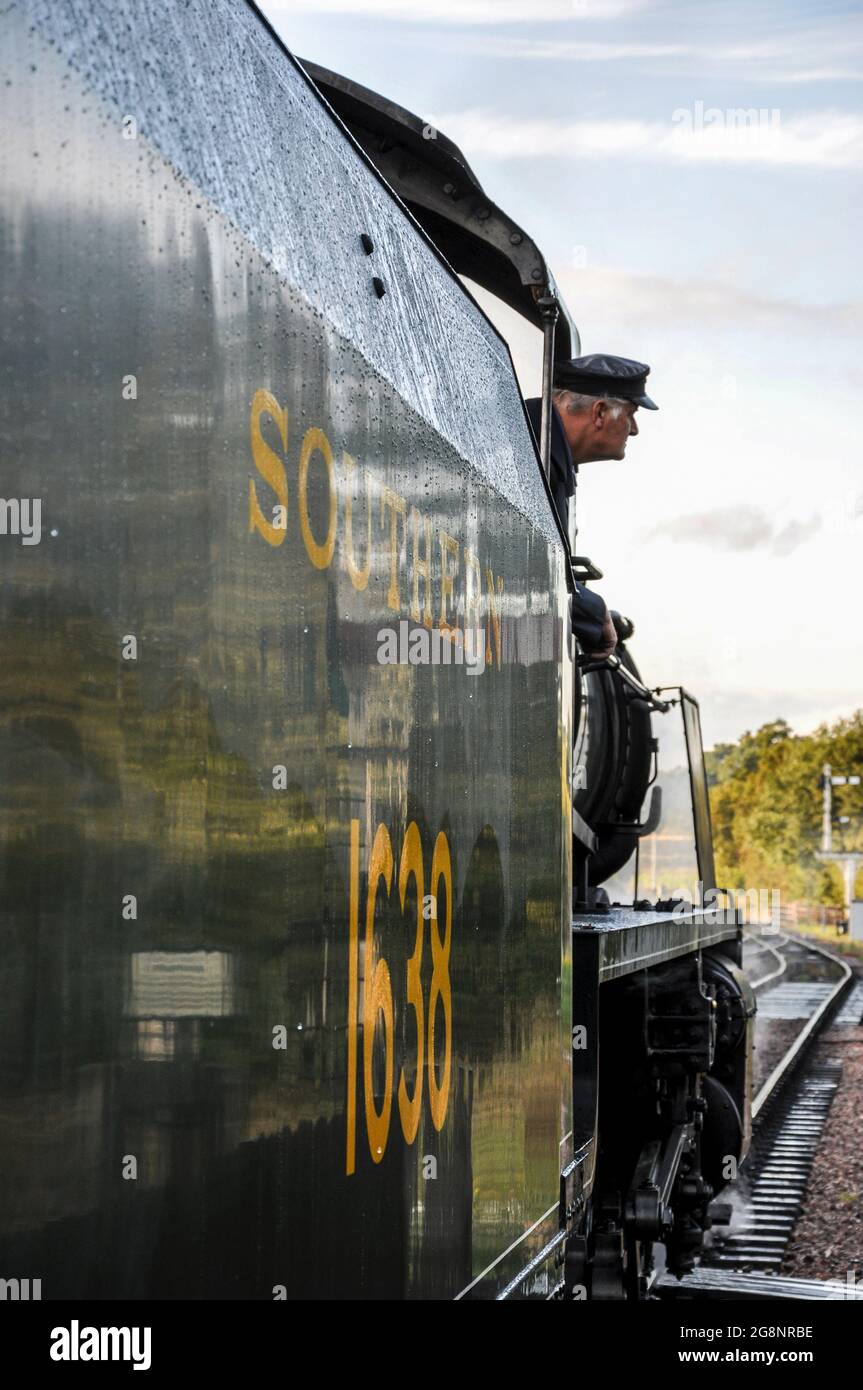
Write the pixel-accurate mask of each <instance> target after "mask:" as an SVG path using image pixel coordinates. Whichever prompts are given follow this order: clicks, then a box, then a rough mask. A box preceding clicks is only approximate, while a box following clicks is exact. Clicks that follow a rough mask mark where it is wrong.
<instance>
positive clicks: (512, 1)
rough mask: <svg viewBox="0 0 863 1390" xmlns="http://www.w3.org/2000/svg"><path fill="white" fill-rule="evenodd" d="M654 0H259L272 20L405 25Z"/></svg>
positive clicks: (574, 15) (541, 16)
mask: <svg viewBox="0 0 863 1390" xmlns="http://www.w3.org/2000/svg"><path fill="white" fill-rule="evenodd" d="M652 3H653V0H290V3H288V4H284V3H281V4H280V3H278V0H273V3H271V4H266V3H265V5H264V8H265V10H266V14H267V18H268V19H270V20H271V21H273V20H275V19H278V18H281V17H282V15H285V16H287V15H288V14H290V15H295V14H299V13H302V12H303V11H307V12H310V13H312V14H315V15H323V14H341V15H357V16H374V17H375V18H378V19H390V20H395V21H402V22H405V23H410V24H458V25H470V24H483V25H487V24H494V25H500V24H525V23H531V24H538V23H564V22H566V21H567V20H582V19H584V20H606V19H620V18H621V17H622V16H624V15H632V14H637V13H639V12H640V11H643V10H646V9H648V8H649V7H650V5H651V4H652Z"/></svg>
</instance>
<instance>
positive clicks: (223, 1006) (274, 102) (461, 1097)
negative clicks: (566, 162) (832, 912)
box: [0, 0, 754, 1301]
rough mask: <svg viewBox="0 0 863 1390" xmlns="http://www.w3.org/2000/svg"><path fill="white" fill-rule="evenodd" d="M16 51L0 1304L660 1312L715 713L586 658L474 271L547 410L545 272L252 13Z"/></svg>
mask: <svg viewBox="0 0 863 1390" xmlns="http://www.w3.org/2000/svg"><path fill="white" fill-rule="evenodd" d="M0 23H2V28H3V44H2V60H0V63H2V68H3V73H2V77H3V80H2V81H0V104H2V106H3V113H2V114H3V124H4V129H5V130H6V132H7V141H6V144H5V147H4V151H3V154H2V170H3V185H4V202H3V212H2V218H3V226H2V233H3V241H2V245H3V252H2V295H3V319H2V324H0V333H2V359H3V360H2V368H3V370H2V379H3V383H4V385H3V390H4V399H3V406H2V448H3V458H4V492H5V493H6V494H7V499H6V501H7V503H8V500H9V499H11V498H18V499H19V500H20V499H25V498H27V499H40V503H41V515H42V530H41V536H40V537H39V539H38V543H32V542H31V543H29V544H27V545H24V544H19V543H18V541H17V540H16V539H15V537H14V536H13V535H11V534H6V535H4V536H3V537H2V552H0V554H2V564H3V571H4V583H3V587H2V604H0V622H2V634H3V636H2V640H3V652H4V663H3V676H2V690H3V700H2V722H0V776H2V785H3V787H4V797H3V802H2V818H0V825H2V830H0V866H2V867H0V874H2V904H3V907H2V923H3V926H2V933H3V936H2V951H0V973H2V986H3V988H2V998H3V1007H2V1021H0V1030H2V1032H0V1086H2V1100H0V1115H2V1118H0V1125H2V1133H0V1151H2V1171H3V1175H4V1181H3V1184H2V1188H0V1264H2V1268H0V1274H2V1276H3V1277H4V1278H6V1279H11V1278H18V1279H25V1278H30V1279H36V1278H38V1279H41V1281H42V1285H41V1287H42V1296H43V1297H44V1298H55V1297H82V1298H83V1297H117V1298H150V1297H163V1298H165V1297H167V1298H195V1297H240V1298H267V1299H272V1298H280V1297H288V1298H294V1297H336V1298H339V1297H351V1298H363V1297H380V1296H389V1297H392V1296H395V1297H409V1298H430V1297H434V1298H462V1297H479V1298H505V1297H513V1298H520V1297H545V1298H549V1297H560V1298H562V1297H570V1298H574V1299H576V1300H578V1301H580V1300H581V1299H583V1298H586V1299H588V1300H590V1299H624V1298H626V1299H638V1298H643V1297H645V1296H647V1293H648V1290H649V1286H650V1272H651V1269H652V1268H653V1266H654V1258H655V1252H657V1251H659V1252H661V1254H660V1258H661V1259H662V1260H664V1261H665V1264H666V1266H667V1268H668V1269H669V1270H671V1271H673V1272H682V1271H685V1270H687V1269H689V1268H691V1266H692V1264H693V1261H694V1260H695V1259H696V1257H697V1255H698V1251H699V1248H700V1245H701V1242H702V1239H703V1234H704V1231H705V1230H706V1229H707V1228H708V1227H709V1224H710V1207H711V1201H712V1199H713V1197H714V1194H715V1193H717V1192H718V1191H719V1189H720V1188H721V1187H722V1186H723V1184H724V1182H725V1181H726V1179H727V1178H728V1177H729V1176H730V1175H732V1174H733V1172H734V1169H735V1165H736V1164H737V1163H739V1162H740V1160H741V1159H742V1158H743V1157H744V1156H745V1153H746V1150H747V1146H748V1142H749V1103H750V1061H751V1039H752V1018H753V1013H754V1004H753V997H752V993H751V991H750V989H749V987H748V985H747V982H746V980H745V978H744V976H743V974H742V973H741V970H740V932H739V927H738V925H737V922H736V920H735V918H734V915H733V913H732V914H728V918H727V920H726V918H725V917H724V916H723V914H721V913H714V914H711V913H710V912H709V911H707V910H705V906H704V899H703V898H701V899H699V898H698V897H696V905H695V906H694V907H692V906H689V907H686V906H685V905H684V906H683V907H682V906H681V905H680V904H679V903H675V902H674V901H671V900H669V899H668V896H667V895H668V893H669V891H670V889H671V888H673V887H674V875H675V874H680V875H681V876H682V875H684V874H685V875H688V878H684V879H683V881H684V882H692V881H694V880H695V878H696V877H697V879H698V880H699V881H700V883H701V884H702V885H703V887H704V889H705V890H711V889H713V887H714V871H713V859H712V848H711V836H710V818H709V812H708V803H707V794H706V786H705V775H704V765H703V757H702V751H701V739H700V732H699V724H698V710H697V705H696V704H695V702H694V701H693V700H692V699H691V698H690V697H689V696H688V695H687V694H686V693H685V692H684V691H679V690H677V691H673V690H672V691H664V692H661V694H662V698H660V697H659V694H658V693H651V692H650V691H648V690H647V689H646V688H645V687H644V685H643V684H642V682H641V680H640V677H639V675H638V672H637V670H636V668H635V666H634V663H633V661H632V658H631V656H630V655H629V653H628V651H627V648H626V645H625V643H624V644H623V645H622V646H621V647H620V648H619V659H618V658H614V659H611V660H609V661H607V662H604V663H601V664H595V663H590V662H586V660H585V658H584V657H582V656H580V655H578V654H577V653H576V652H575V650H574V649H573V647H572V645H571V640H570V637H569V618H568V611H569V596H570V595H571V593H572V589H573V584H574V583H575V582H576V581H577V580H581V581H585V580H589V579H590V578H592V577H596V576H597V574H598V572H597V571H596V570H595V569H594V568H593V567H592V566H591V565H590V563H589V562H588V561H587V560H585V559H583V558H579V557H578V556H576V555H574V554H573V548H574V545H571V544H570V540H569V538H568V537H567V536H566V535H564V534H563V533H562V530H561V527H560V524H559V522H558V519H557V517H556V514H555V512H554V509H553V506H552V503H551V498H550V494H549V491H548V487H547V484H546V478H545V474H544V471H543V464H542V457H543V455H542V451H541V450H540V448H539V447H538V443H537V441H535V439H534V437H533V435H532V433H531V430H530V427H529V425H528V422H527V418H526V416H525V413H524V408H523V405H522V402H521V398H520V395H519V392H518V388H517V384H516V379H515V374H514V371H513V367H512V362H511V359H510V355H509V351H508V349H507V346H506V344H505V342H504V341H503V339H502V337H501V336H500V334H499V333H498V332H497V330H496V329H495V328H494V327H493V326H492V325H491V323H490V322H489V320H488V318H487V317H486V315H485V314H484V313H483V312H482V311H481V309H480V308H479V307H478V304H477V303H476V301H475V299H474V298H473V297H472V295H471V293H470V292H469V291H468V289H467V288H466V286H465V284H464V282H463V280H462V279H461V278H460V277H461V276H464V277H467V278H468V279H469V280H471V281H473V282H474V283H475V284H478V285H479V286H481V287H482V288H483V289H484V290H485V291H487V292H489V293H490V294H491V295H493V296H495V297H497V298H498V299H499V300H501V301H503V302H504V303H505V304H506V305H508V306H510V308H513V309H515V310H517V311H518V312H519V313H520V314H522V315H523V316H524V317H525V318H526V319H527V320H529V321H530V322H531V323H533V324H534V325H536V327H537V328H538V329H540V330H541V331H542V333H543V335H544V343H545V360H544V398H545V406H546V411H547V409H548V402H549V389H550V381H551V369H552V364H553V360H554V356H555V354H558V355H560V356H562V357H569V356H572V355H575V354H576V353H577V352H578V351H579V344H578V336H577V333H576V329H575V327H574V325H573V323H572V321H571V319H570V317H569V314H568V313H567V311H566V308H565V306H564V304H563V303H562V300H561V297H560V295H559V293H558V291H557V289H556V287H555V284H554V281H553V279H552V276H551V274H550V272H549V270H548V267H547V266H546V264H545V261H544V259H543V257H542V255H541V253H540V251H539V250H538V248H537V247H536V245H535V244H534V243H533V242H532V241H531V239H530V237H529V236H528V235H527V234H526V233H525V232H524V231H523V230H522V229H521V228H520V227H517V226H516V225H515V224H514V223H513V222H512V220H511V219H510V218H508V217H507V216H506V214H505V213H504V212H502V211H501V210H500V209H499V208H497V207H495V205H494V204H493V203H492V202H491V201H490V200H489V199H488V197H487V196H486V194H485V193H484V191H483V189H482V188H481V187H480V185H479V183H478V182H477V180H476V178H475V177H474V175H473V174H472V172H471V170H470V169H469V167H468V165H467V164H466V162H465V160H464V158H463V156H462V155H461V153H460V152H459V150H458V149H457V148H456V147H455V146H454V145H453V144H452V143H451V142H450V141H449V140H447V138H446V136H445V135H444V134H443V133H442V132H439V131H432V130H431V129H430V128H429V127H427V126H424V124H423V122H422V121H420V120H419V119H417V118H416V117H414V116H412V115H410V114H409V113H408V112H406V111H404V110H402V109H401V108H399V107H396V106H394V105H392V103H390V102H388V101H387V100H385V99H384V98H382V97H380V96H377V95H375V94H374V93H372V92H369V91H366V90H364V89H362V88H360V87H358V86H356V85H355V84H354V83H352V82H350V81H348V80H347V79H345V78H343V77H340V76H338V75H337V74H335V73H332V72H329V71H326V70H324V69H322V68H320V67H317V66H315V65H314V64H311V63H308V64H302V63H300V62H298V61H297V60H296V59H295V58H294V57H293V56H292V55H291V54H290V53H289V52H287V51H286V49H285V48H284V46H283V45H282V44H281V42H280V40H279V39H278V38H277V37H276V36H275V34H274V33H273V32H272V30H271V29H270V28H269V27H268V25H267V24H266V22H265V21H264V20H263V18H262V16H261V15H260V14H259V13H258V11H257V10H256V9H255V8H254V7H253V6H250V5H246V4H244V3H241V0H189V2H188V3H184V4H183V5H176V4H175V3H173V0H170V3H169V0H162V3H151V4H147V5H140V4H138V3H136V2H135V0H110V3H109V0H86V3H85V0H52V3H48V0H13V3H11V4H10V5H7V6H6V7H5V9H4V13H3V16H2V21H0ZM13 136H14V138H11V137H13ZM541 442H542V441H540V443H541ZM8 514H9V515H12V513H11V512H10V513H8ZM7 529H8V528H7ZM404 624H406V625H407V627H406V629H403V628H402V625H404ZM387 628H392V629H394V630H399V631H403V630H406V631H407V632H408V633H409V634H412V633H414V632H415V631H418V630H425V631H426V632H429V631H431V630H434V631H436V632H439V633H443V634H445V638H446V640H445V642H444V647H445V649H446V650H447V651H448V652H450V654H451V655H452V657H453V660H452V661H451V662H449V663H447V662H443V663H439V664H433V665H412V664H410V663H407V664H405V663H393V664H382V663H381V662H380V661H378V659H377V651H378V648H377V643H378V641H379V637H380V632H381V630H382V629H387ZM474 628H481V629H482V631H483V634H484V637H483V639H481V640H482V641H484V643H485V650H484V652H482V655H483V657H484V661H483V663H482V669H481V670H479V671H477V672H476V673H475V674H473V675H469V673H468V670H467V668H466V667H465V666H464V665H459V664H458V662H457V657H456V653H458V652H459V651H462V652H464V651H465V649H466V648H465V644H466V643H467V642H469V641H470V640H471V635H472V630H473V629H474ZM621 632H622V633H623V635H624V636H628V635H630V633H631V627H627V626H626V625H623V624H622V626H621ZM476 650H477V651H481V648H480V647H477V649H476ZM675 739H677V740H678V744H679V748H680V749H681V750H682V749H684V748H685V754H684V753H681V754H680V756H679V757H676V756H675V755H674V754H673V751H670V752H669V755H668V757H665V752H666V750H667V749H668V750H672V749H673V744H674V741H675ZM658 746H659V747H660V748H661V752H660V755H659V756H657V747H658ZM660 790H661V793H662V794H661V795H660ZM648 795H649V802H648ZM677 881H678V882H679V881H680V879H678V880H677ZM663 885H664V886H663ZM612 899H614V900H615V904H616V903H617V902H618V901H623V902H626V903H628V904H629V905H628V906H619V905H614V906H611V905H610V901H611V900H612Z"/></svg>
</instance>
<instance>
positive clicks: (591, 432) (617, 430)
mask: <svg viewBox="0 0 863 1390" xmlns="http://www.w3.org/2000/svg"><path fill="white" fill-rule="evenodd" d="M637 410H638V406H637V405H634V404H633V403H632V402H631V401H625V402H624V403H623V404H621V405H613V404H611V403H610V402H608V401H603V400H596V401H594V402H593V405H592V406H591V407H590V409H589V410H579V411H575V412H570V411H568V410H566V409H564V410H563V411H560V412H558V413H559V414H560V418H561V422H562V424H563V429H564V433H565V435H566V437H567V440H568V441H569V447H570V449H571V450H572V457H573V462H574V463H593V462H595V461H597V460H598V459H622V458H623V457H624V456H625V454H626V445H627V441H628V439H629V437H630V435H633V434H638V425H637V424H636V423H635V412H636V411H637Z"/></svg>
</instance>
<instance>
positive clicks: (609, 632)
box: [587, 608, 617, 661]
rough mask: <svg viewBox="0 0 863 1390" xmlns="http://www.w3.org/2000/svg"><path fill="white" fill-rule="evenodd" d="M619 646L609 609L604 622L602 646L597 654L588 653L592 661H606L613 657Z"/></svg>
mask: <svg viewBox="0 0 863 1390" xmlns="http://www.w3.org/2000/svg"><path fill="white" fill-rule="evenodd" d="M616 646H617V632H616V631H615V627H614V623H613V622H612V620H611V614H610V613H609V611H608V609H607V608H606V610H605V617H604V619H603V622H602V644H601V646H600V647H599V649H598V650H597V651H595V652H588V653H587V654H588V656H589V657H590V659H591V661H604V660H605V658H606V657H607V656H611V655H612V653H613V651H614V649H615V647H616Z"/></svg>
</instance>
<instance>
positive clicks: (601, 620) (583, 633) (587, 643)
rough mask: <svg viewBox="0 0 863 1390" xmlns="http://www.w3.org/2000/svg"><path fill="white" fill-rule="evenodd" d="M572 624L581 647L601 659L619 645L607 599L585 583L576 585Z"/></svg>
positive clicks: (590, 654) (609, 654) (595, 657)
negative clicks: (586, 586) (588, 587)
mask: <svg viewBox="0 0 863 1390" xmlns="http://www.w3.org/2000/svg"><path fill="white" fill-rule="evenodd" d="M572 626H573V628H574V629H575V635H576V637H577V638H578V640H579V643H580V645H581V648H582V650H583V651H585V652H586V653H587V655H588V656H590V657H593V658H594V659H595V660H597V661H601V660H602V659H603V658H604V657H606V656H611V654H612V652H613V651H614V649H615V647H616V646H617V632H616V631H615V627H614V623H613V622H612V619H611V614H610V613H609V611H608V608H607V606H606V603H605V600H604V599H602V598H600V596H599V594H594V593H593V592H592V591H591V590H590V589H585V588H584V586H583V585H581V584H577V585H576V586H575V594H574V595H573V599H572Z"/></svg>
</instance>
